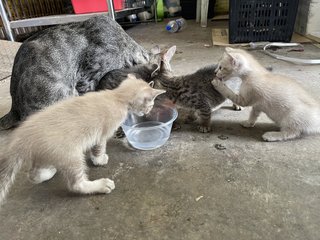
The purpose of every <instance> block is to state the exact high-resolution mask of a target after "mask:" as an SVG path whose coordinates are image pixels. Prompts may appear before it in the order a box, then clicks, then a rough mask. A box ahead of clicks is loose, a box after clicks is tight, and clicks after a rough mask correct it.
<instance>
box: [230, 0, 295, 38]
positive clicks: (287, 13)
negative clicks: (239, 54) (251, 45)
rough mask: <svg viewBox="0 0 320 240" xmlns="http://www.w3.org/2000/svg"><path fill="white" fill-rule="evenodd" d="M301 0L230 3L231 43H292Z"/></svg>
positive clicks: (236, 1)
mask: <svg viewBox="0 0 320 240" xmlns="http://www.w3.org/2000/svg"><path fill="white" fill-rule="evenodd" d="M298 3H299V0H230V3H229V43H245V42H261V41H269V42H290V40H291V37H292V33H293V28H294V23H295V19H296V15H297V9H298Z"/></svg>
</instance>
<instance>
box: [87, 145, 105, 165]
mask: <svg viewBox="0 0 320 240" xmlns="http://www.w3.org/2000/svg"><path fill="white" fill-rule="evenodd" d="M106 143H107V140H106V139H103V140H101V142H100V143H98V144H96V145H94V146H93V147H92V148H91V151H90V158H91V161H92V163H93V164H94V165H95V166H102V165H106V164H107V163H108V161H109V156H108V154H106Z"/></svg>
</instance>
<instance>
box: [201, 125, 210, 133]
mask: <svg viewBox="0 0 320 240" xmlns="http://www.w3.org/2000/svg"><path fill="white" fill-rule="evenodd" d="M198 130H199V132H201V133H208V132H211V127H210V126H203V125H199V126H198Z"/></svg>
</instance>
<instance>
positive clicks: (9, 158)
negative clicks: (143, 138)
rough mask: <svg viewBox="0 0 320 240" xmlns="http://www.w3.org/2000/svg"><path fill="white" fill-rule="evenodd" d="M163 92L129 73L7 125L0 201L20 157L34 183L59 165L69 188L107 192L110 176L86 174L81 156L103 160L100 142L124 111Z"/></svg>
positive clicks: (146, 107) (144, 105)
mask: <svg viewBox="0 0 320 240" xmlns="http://www.w3.org/2000/svg"><path fill="white" fill-rule="evenodd" d="M163 92H165V91H164V90H156V89H153V88H151V87H150V86H149V84H148V83H146V82H144V81H142V80H141V79H136V78H135V77H134V76H133V75H129V76H128V80H125V81H123V82H122V83H121V84H120V86H119V87H118V88H116V89H115V90H112V91H110V90H105V91H100V92H92V93H87V94H85V95H83V96H81V97H74V98H69V99H67V100H65V101H60V102H58V103H56V104H54V105H52V106H49V107H48V108H46V109H45V110H43V111H39V112H37V113H35V114H33V115H31V116H30V117H29V118H28V119H27V120H26V121H24V122H23V123H22V124H21V126H20V127H18V128H17V129H16V130H14V131H13V133H12V135H11V136H10V140H9V145H8V146H7V149H6V150H5V151H4V152H5V153H4V154H2V156H1V157H0V183H1V185H0V203H1V202H2V201H3V200H4V198H5V196H6V193H7V192H8V190H9V187H10V186H11V185H12V183H13V181H14V178H15V175H16V173H17V172H18V171H19V169H20V168H21V165H22V164H23V163H29V164H30V172H29V177H30V179H31V180H32V181H33V182H34V183H41V182H43V181H47V180H49V179H51V178H52V177H53V176H54V175H55V173H56V172H57V171H61V173H62V174H63V175H64V177H65V179H66V180H67V185H68V188H69V189H70V190H71V191H74V192H78V193H81V194H93V193H110V192H111V191H112V190H113V189H114V187H115V186H114V182H113V181H112V180H110V179H108V178H101V179H98V180H94V181H90V180H89V179H88V176H87V174H86V162H85V156H88V157H90V158H91V160H92V162H93V164H94V165H97V166H99V165H105V164H107V163H108V155H107V154H106V142H107V140H108V139H109V138H110V137H111V136H112V134H113V133H114V131H115V130H116V129H117V128H118V127H119V126H120V124H121V123H122V122H123V121H124V120H125V118H126V116H127V113H128V111H133V112H135V113H137V114H140V115H141V114H147V113H148V112H149V111H150V110H151V109H152V107H153V104H154V99H155V97H156V96H158V95H159V94H161V93H163Z"/></svg>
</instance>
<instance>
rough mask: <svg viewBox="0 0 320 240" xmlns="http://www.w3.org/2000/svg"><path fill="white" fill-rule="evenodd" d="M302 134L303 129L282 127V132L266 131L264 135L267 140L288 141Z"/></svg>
mask: <svg viewBox="0 0 320 240" xmlns="http://www.w3.org/2000/svg"><path fill="white" fill-rule="evenodd" d="M300 136H301V131H299V130H292V129H282V130H281V131H280V132H266V133H265V134H263V135H262V138H263V140H265V141H267V142H277V141H286V140H290V139H295V138H298V137H300Z"/></svg>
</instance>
